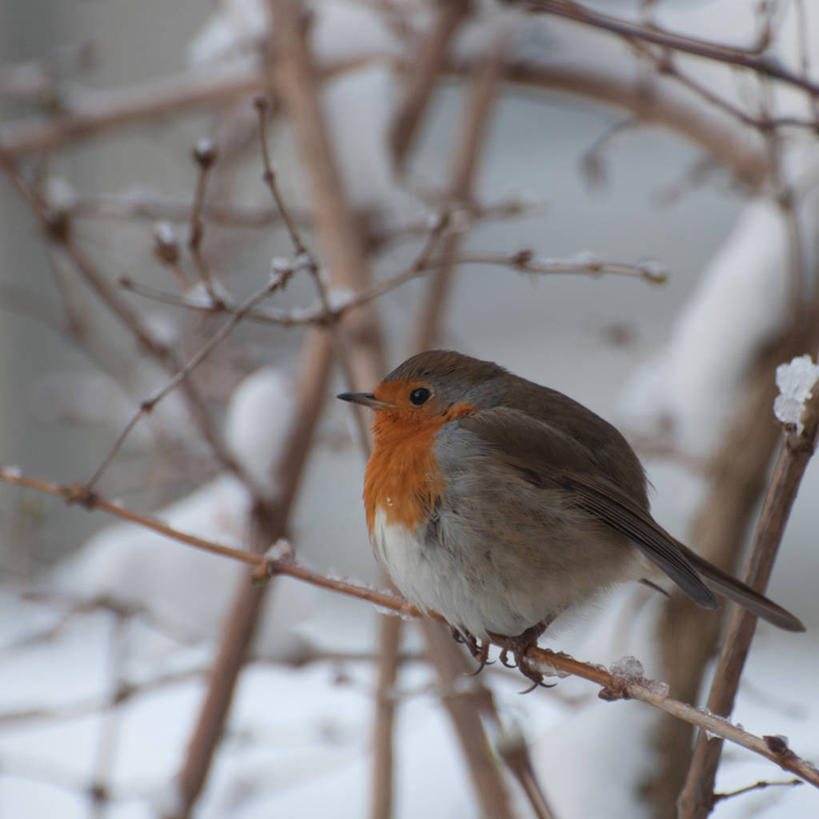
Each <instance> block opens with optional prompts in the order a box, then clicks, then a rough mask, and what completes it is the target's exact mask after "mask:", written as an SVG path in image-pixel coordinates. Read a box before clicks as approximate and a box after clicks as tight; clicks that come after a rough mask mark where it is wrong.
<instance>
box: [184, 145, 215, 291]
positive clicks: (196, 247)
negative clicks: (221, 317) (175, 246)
mask: <svg viewBox="0 0 819 819" xmlns="http://www.w3.org/2000/svg"><path fill="white" fill-rule="evenodd" d="M218 156H219V152H218V150H217V149H216V146H215V145H214V144H213V143H212V142H211V141H210V140H209V139H201V140H199V142H197V143H196V147H195V148H194V149H193V158H194V161H195V162H196V164H197V166H198V167H199V173H198V175H197V178H196V189H195V191H194V194H193V204H192V205H191V215H190V226H189V228H188V250H190V252H191V256H193V261H194V264H195V265H196V269H197V271H198V273H199V279H200V281H201V282H202V284H203V286H204V288H205V292H206V293H207V294H208V296H209V298H210V300H211V302H212V303H213V304H218V303H219V302H220V301H221V299H220V297H219V296H217V295H216V291H215V290H214V289H213V280H212V279H211V275H210V268H209V266H208V262H207V259H206V258H205V256H204V254H203V253H202V240H203V239H204V238H205V224H204V222H203V221H202V210H203V207H204V204H205V190H206V188H207V182H208V176H209V175H210V171H211V168H213V165H214V163H215V162H216V159H217V158H218Z"/></svg>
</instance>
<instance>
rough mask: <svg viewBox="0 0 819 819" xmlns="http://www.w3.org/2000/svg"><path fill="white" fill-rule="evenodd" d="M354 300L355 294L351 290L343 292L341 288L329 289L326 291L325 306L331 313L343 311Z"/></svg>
mask: <svg viewBox="0 0 819 819" xmlns="http://www.w3.org/2000/svg"><path fill="white" fill-rule="evenodd" d="M354 299H355V293H353V291H352V290H345V289H344V288H342V287H331V288H328V290H327V304H328V305H329V307H330V310H332V311H333V312H336V311H337V310H343V309H344V308H345V307H347V305H348V304H350V303H351V302H352V301H353V300H354Z"/></svg>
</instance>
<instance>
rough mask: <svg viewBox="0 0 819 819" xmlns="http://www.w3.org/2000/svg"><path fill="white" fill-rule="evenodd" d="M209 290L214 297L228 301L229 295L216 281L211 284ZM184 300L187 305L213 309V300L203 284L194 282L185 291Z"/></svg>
mask: <svg viewBox="0 0 819 819" xmlns="http://www.w3.org/2000/svg"><path fill="white" fill-rule="evenodd" d="M211 288H212V290H213V292H214V293H215V294H216V296H217V297H218V298H220V299H222V300H223V301H225V302H229V301H230V293H228V291H227V290H225V288H224V287H222V285H221V284H219V282H217V281H212V282H211ZM185 299H186V300H187V301H188V303H189V304H195V305H198V306H199V307H213V306H214V305H213V299H212V298H211V297H210V293H208V290H207V288H206V287H205V285H204V283H203V282H201V281H200V282H196V284H194V285H191V287H189V288H188V289H187V290H186V291H185Z"/></svg>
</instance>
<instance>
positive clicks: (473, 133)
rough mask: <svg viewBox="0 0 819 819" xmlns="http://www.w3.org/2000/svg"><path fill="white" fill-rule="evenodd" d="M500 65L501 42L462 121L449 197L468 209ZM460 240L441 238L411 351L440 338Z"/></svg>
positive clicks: (459, 236) (454, 234)
mask: <svg viewBox="0 0 819 819" xmlns="http://www.w3.org/2000/svg"><path fill="white" fill-rule="evenodd" d="M503 39H504V40H505V38H503ZM502 62H503V40H502V41H501V42H499V43H497V44H496V46H495V49H494V52H493V53H492V54H490V55H489V56H488V57H487V59H486V60H485V61H484V62H483V64H482V65H480V66H479V67H478V70H477V71H476V74H475V79H474V81H473V84H472V90H471V93H470V95H469V99H468V100H467V102H466V106H465V109H464V114H463V117H462V118H461V122H460V127H459V131H458V139H457V142H456V145H455V151H454V157H453V170H452V179H451V182H450V189H449V198H450V199H451V200H452V201H453V202H457V203H459V204H460V205H461V206H462V207H465V208H469V206H470V204H471V201H472V197H473V190H474V187H475V174H476V169H477V167H478V163H479V162H480V157H481V153H482V151H483V147H484V144H485V141H486V133H487V130H488V127H489V123H490V117H491V114H492V109H493V104H494V102H495V97H496V94H497V90H498V78H499V72H500V68H501V65H502ZM463 241H464V234H463V233H462V232H460V231H457V230H456V231H451V232H449V233H448V234H447V236H446V237H445V238H444V241H443V247H442V248H441V252H440V258H441V263H440V266H439V268H438V269H437V270H435V271H434V272H433V273H432V274H431V275H430V277H429V278H428V281H427V285H426V291H425V293H424V297H423V299H424V301H423V305H422V307H421V309H420V311H419V315H418V319H417V320H416V322H415V327H416V332H415V335H414V337H413V339H412V341H411V343H410V347H411V348H412V350H413V352H417V351H419V350H423V349H426V348H427V347H429V346H434V345H435V344H437V343H438V342H439V339H440V338H441V317H442V316H443V315H444V312H445V311H446V307H447V304H448V301H449V298H448V297H449V291H450V288H451V285H452V275H453V269H454V265H455V259H456V258H457V257H458V254H459V252H460V250H461V246H462V245H463Z"/></svg>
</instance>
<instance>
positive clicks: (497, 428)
mask: <svg viewBox="0 0 819 819" xmlns="http://www.w3.org/2000/svg"><path fill="white" fill-rule="evenodd" d="M458 424H459V426H460V427H461V428H463V429H466V430H469V431H470V432H472V433H473V434H475V435H477V436H478V437H479V438H480V439H481V440H482V441H483V442H484V443H485V444H486V445H488V446H489V447H490V448H491V450H493V452H494V454H495V455H496V457H498V458H499V459H501V460H503V461H505V462H506V463H508V464H509V465H510V466H512V467H514V468H516V469H517V470H519V472H520V474H521V479H522V480H526V481H528V482H529V483H535V484H536V485H537V484H539V485H542V486H543V487H544V488H549V487H552V488H558V489H561V490H563V491H564V492H565V493H566V496H567V498H568V499H570V500H569V502H571V503H572V504H574V505H576V506H577V507H578V508H581V509H584V510H585V511H587V512H589V513H590V514H592V515H594V516H595V517H597V518H598V519H599V520H600V521H602V522H603V523H605V524H606V525H607V526H610V527H611V528H612V529H613V530H615V531H616V532H619V533H620V534H622V535H625V536H626V537H627V538H629V540H631V542H632V543H634V545H635V546H637V548H638V549H639V550H640V551H641V552H642V553H643V554H644V555H645V556H646V557H647V558H648V559H649V560H651V561H652V562H653V563H655V564H656V565H657V566H658V567H659V568H660V569H662V570H663V571H664V572H665V573H666V574H667V575H668V576H669V577H670V578H671V579H672V580H673V581H674V582H675V583H676V584H677V585H678V586H679V587H680V588H681V589H682V590H683V591H684V592H685V593H686V594H687V595H689V597H691V598H692V599H693V600H695V601H696V602H697V603H699V604H700V605H702V606H705V607H707V608H715V607H716V605H717V602H716V599H715V598H714V595H713V594H712V593H711V591H710V590H709V589H708V587H707V586H706V585H705V583H704V582H703V581H702V579H701V578H700V576H699V574H698V573H697V571H696V569H695V568H694V566H693V565H692V561H691V560H690V559H689V558H688V556H687V555H686V554H684V552H683V550H682V549H680V544H679V543H678V541H676V540H675V539H674V538H673V537H672V536H671V535H670V534H668V532H666V531H665V530H664V529H663V528H662V527H661V526H659V524H657V522H656V521H655V520H654V519H653V518H652V517H651V515H650V514H649V513H648V511H647V510H645V509H643V508H641V507H640V505H639V504H638V503H637V502H635V501H634V500H633V499H632V498H631V497H630V496H629V491H628V488H623V487H619V486H617V485H616V484H614V483H613V482H612V481H610V480H608V479H607V478H605V477H603V476H601V475H600V471H599V468H598V467H597V465H596V459H595V454H594V453H593V452H591V451H589V450H588V449H587V448H586V447H584V446H583V445H582V444H580V443H578V442H577V441H576V440H574V439H572V438H570V437H569V436H567V435H565V434H564V433H562V432H561V431H560V430H558V429H556V428H555V427H553V426H551V425H549V424H548V423H545V422H543V421H540V420H538V419H536V418H532V417H531V416H530V415H527V414H525V413H523V412H520V411H519V410H515V409H511V408H509V407H497V408H494V409H490V410H481V411H479V412H476V413H473V414H471V415H468V416H465V417H463V418H461V419H460V420H459V421H458ZM556 464H560V466H559V467H558V466H556ZM634 491H635V493H637V494H638V496H639V493H640V492H641V491H642V487H635V488H634Z"/></svg>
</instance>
